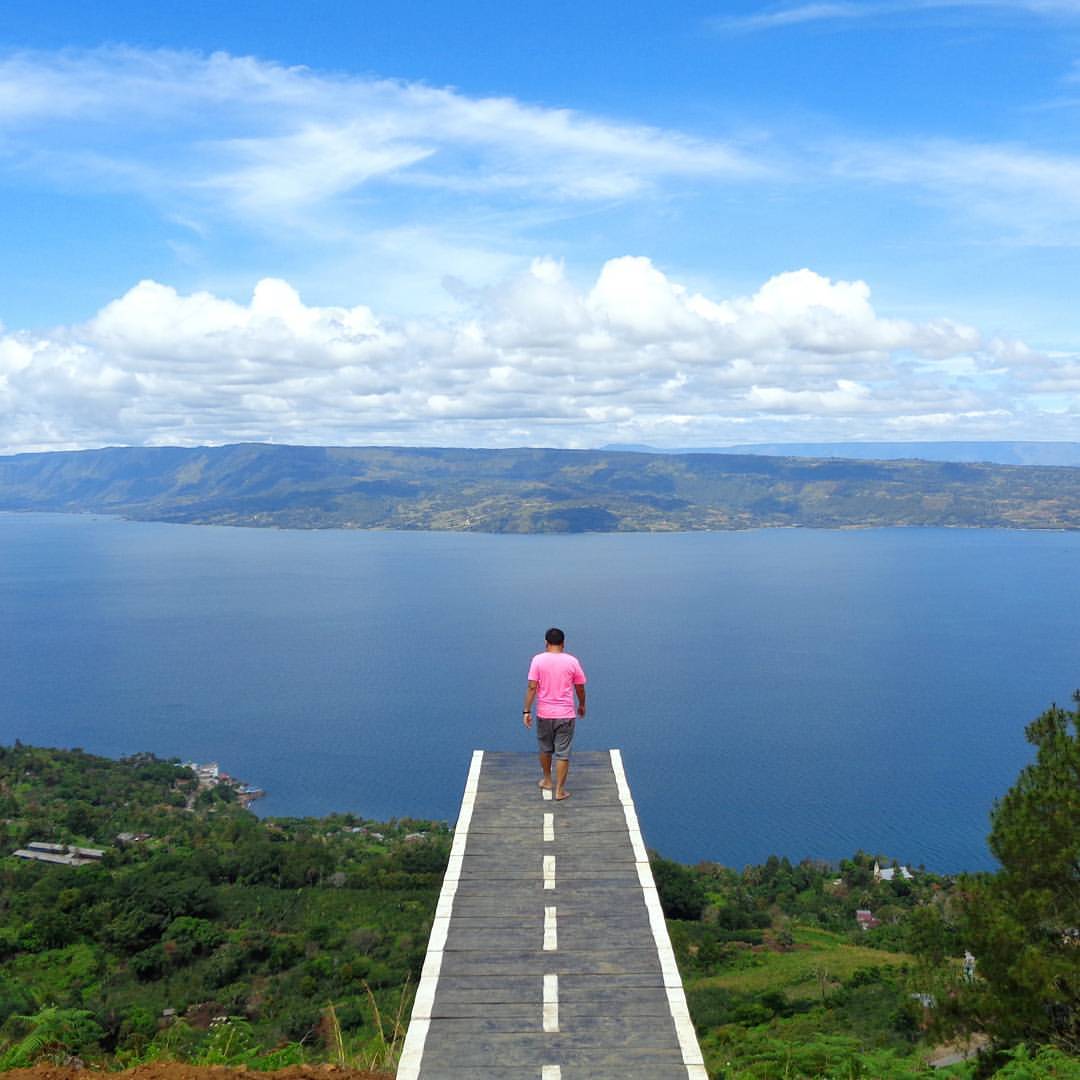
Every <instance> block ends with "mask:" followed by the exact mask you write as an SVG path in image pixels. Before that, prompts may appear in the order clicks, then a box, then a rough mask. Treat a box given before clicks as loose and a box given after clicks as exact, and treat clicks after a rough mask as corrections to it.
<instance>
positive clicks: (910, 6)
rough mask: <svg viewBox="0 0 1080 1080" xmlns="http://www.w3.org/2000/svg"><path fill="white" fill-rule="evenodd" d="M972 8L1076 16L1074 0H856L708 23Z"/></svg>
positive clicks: (740, 26)
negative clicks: (855, 0)
mask: <svg viewBox="0 0 1080 1080" xmlns="http://www.w3.org/2000/svg"><path fill="white" fill-rule="evenodd" d="M968 9H970V10H974V11H976V12H984V13H993V12H997V13H1006V14H1007V13H1010V12H1018V13H1020V14H1028V15H1038V16H1043V17H1045V18H1074V17H1077V16H1080V3H1078V2H1077V0H877V2H873V0H859V2H858V3H810V4H789V5H783V6H779V7H777V6H771V7H768V8H766V9H764V10H762V11H758V12H754V13H753V14H750V15H730V16H718V17H717V18H715V19H713V20H712V25H713V26H714V27H716V28H717V29H719V30H723V31H727V32H742V33H749V32H755V31H763V30H778V29H783V28H784V27H788V26H799V25H801V24H805V23H815V22H850V21H855V20H860V21H864V20H867V19H880V18H884V17H886V16H895V15H901V16H905V15H906V16H910V15H921V14H932V13H934V12H950V11H963V10H968Z"/></svg>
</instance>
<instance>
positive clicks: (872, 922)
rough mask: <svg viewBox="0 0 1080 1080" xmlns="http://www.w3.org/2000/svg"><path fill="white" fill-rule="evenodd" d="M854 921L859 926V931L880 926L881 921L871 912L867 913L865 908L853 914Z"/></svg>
mask: <svg viewBox="0 0 1080 1080" xmlns="http://www.w3.org/2000/svg"><path fill="white" fill-rule="evenodd" d="M855 921H856V922H857V923H858V924H859V929H860V930H873V929H874V927H875V926H880V925H881V920H880V919H878V918H876V917H875V916H874V913H873V912H872V911H868V910H867V909H866V908H859V910H858V911H856V912H855Z"/></svg>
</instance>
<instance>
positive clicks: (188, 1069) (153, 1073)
mask: <svg viewBox="0 0 1080 1080" xmlns="http://www.w3.org/2000/svg"><path fill="white" fill-rule="evenodd" d="M96 1071H97V1070H95V1069H92V1068H89V1067H87V1068H74V1067H72V1066H70V1065H35V1066H34V1067H33V1068H32V1069H11V1070H10V1071H9V1072H6V1073H3V1074H2V1075H3V1077H4V1080H88V1078H89V1075H90V1074H92V1073H94V1072H96ZM107 1075H108V1076H109V1077H110V1080H111V1078H112V1077H118V1078H119V1077H122V1078H123V1080H391V1078H392V1077H393V1075H394V1074H393V1073H386V1072H368V1071H367V1070H366V1069H342V1068H339V1067H338V1066H337V1065H292V1066H290V1067H289V1068H287V1069H277V1070H275V1071H274V1072H258V1071H257V1070H255V1069H246V1068H244V1067H243V1066H241V1067H240V1068H230V1067H229V1066H226V1065H182V1064H180V1063H178V1062H160V1063H158V1064H155V1065H137V1066H136V1067H135V1068H134V1069H127V1070H125V1071H124V1072H116V1073H108V1074H107Z"/></svg>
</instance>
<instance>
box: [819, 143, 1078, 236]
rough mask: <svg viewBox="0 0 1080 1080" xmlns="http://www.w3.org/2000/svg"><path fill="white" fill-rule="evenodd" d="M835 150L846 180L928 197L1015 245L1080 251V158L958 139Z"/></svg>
mask: <svg viewBox="0 0 1080 1080" xmlns="http://www.w3.org/2000/svg"><path fill="white" fill-rule="evenodd" d="M831 149H832V156H833V163H832V166H831V168H832V170H833V171H834V172H835V173H836V174H838V175H842V176H845V177H848V178H854V179H857V180H869V181H874V182H880V183H887V184H893V185H897V186H903V187H908V188H918V189H921V190H922V191H923V192H924V193H927V194H929V195H930V196H932V197H934V198H937V199H939V200H941V201H943V202H946V203H947V204H948V206H949V207H950V209H953V210H955V211H957V212H958V213H960V214H962V215H963V216H964V217H966V218H967V219H969V220H971V219H974V220H976V221H978V222H979V223H981V224H982V225H984V226H985V225H986V224H987V223H989V224H992V225H994V226H996V227H997V228H998V229H999V230H1004V231H1005V232H1006V234H1007V235H1008V236H1009V238H1010V239H1012V240H1014V241H1019V242H1022V243H1026V244H1033V245H1040V246H1050V247H1055V246H1062V245H1068V246H1075V245H1077V244H1080V156H1077V155H1074V154H1067V153H1051V152H1047V151H1040V150H1034V149H1029V148H1026V147H1023V146H1015V145H1007V144H994V143H972V142H962V141H959V140H950V139H927V140H911V141H907V142H889V141H885V140H882V141H878V142H865V143H858V142H848V143H845V144H839V143H838V144H835V145H834V146H833V147H832V148H831Z"/></svg>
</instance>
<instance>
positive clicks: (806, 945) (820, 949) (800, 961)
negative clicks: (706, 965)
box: [687, 928, 914, 1001]
mask: <svg viewBox="0 0 1080 1080" xmlns="http://www.w3.org/2000/svg"><path fill="white" fill-rule="evenodd" d="M794 937H795V942H796V946H803V947H802V948H799V947H796V948H795V949H793V950H792V951H791V952H782V953H780V952H754V953H749V954H745V955H744V956H742V957H740V958H739V960H737V961H736V966H734V967H732V968H729V969H727V970H724V971H721V972H720V973H718V974H716V975H708V976H705V977H704V978H700V979H694V978H690V979H688V980H687V982H688V984H689V985H691V986H694V987H703V988H704V987H715V988H720V989H724V990H731V991H733V992H735V993H740V994H759V993H764V992H766V991H769V990H778V991H780V992H782V993H783V994H784V995H785V996H786V997H787V998H788V999H789V1000H791V1001H800V1000H804V1001H805V1000H815V999H817V1000H820V999H821V997H822V991H823V988H824V990H825V992H826V993H827V992H828V990H829V989H830V988H831V987H833V986H835V985H836V984H837V983H841V982H843V981H844V980H845V979H849V978H851V976H852V975H854V974H855V972H856V971H858V970H859V969H860V968H877V967H887V968H899V967H904V966H908V965H911V964H913V963H914V958H913V957H911V956H909V955H907V954H906V953H890V952H884V951H882V950H881V949H869V948H866V946H864V945H851V944H848V943H847V942H846V941H844V940H843V938H842V937H841V936H840V935H839V934H830V933H829V932H828V931H824V930H807V929H802V928H800V929H797V930H796V931H795V934H794Z"/></svg>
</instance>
